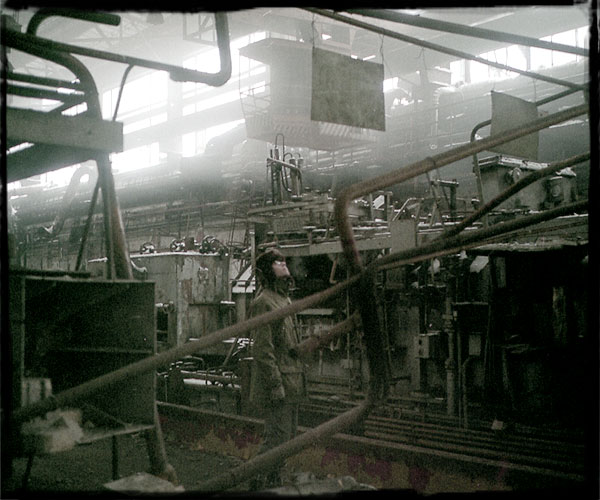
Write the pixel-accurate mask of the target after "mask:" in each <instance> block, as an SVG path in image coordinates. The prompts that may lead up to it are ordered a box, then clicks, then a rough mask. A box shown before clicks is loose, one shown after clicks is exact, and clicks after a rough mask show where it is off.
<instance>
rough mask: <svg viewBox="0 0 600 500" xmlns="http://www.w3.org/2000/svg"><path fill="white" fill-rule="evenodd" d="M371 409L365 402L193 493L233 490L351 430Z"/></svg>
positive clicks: (211, 481) (207, 483)
mask: <svg viewBox="0 0 600 500" xmlns="http://www.w3.org/2000/svg"><path fill="white" fill-rule="evenodd" d="M371 406H372V403H371V401H370V400H369V399H366V400H365V401H364V402H362V403H361V404H360V405H358V406H356V407H355V408H352V409H351V410H349V411H347V412H345V413H342V414H341V415H340V416H338V417H335V418H333V419H331V420H329V421H327V422H325V423H324V424H321V425H319V426H318V427H315V428H314V429H310V430H307V431H306V432H304V433H302V434H300V435H299V436H297V437H295V438H294V439H292V440H290V441H287V442H286V443H283V444H281V445H279V446H277V447H276V448H272V449H270V450H268V451H266V452H265V453H261V454H260V455H257V456H256V457H254V458H253V459H251V460H249V461H248V462H245V463H243V464H241V465H239V466H238V467H234V468H233V469H231V470H228V471H226V472H224V473H223V474H221V475H219V476H216V477H214V478H212V479H209V480H208V481H205V482H203V483H200V484H199V485H198V486H197V489H198V490H199V491H222V490H226V489H227V488H230V487H232V486H235V485H236V484H239V483H241V482H242V481H244V480H245V479H249V478H251V477H253V476H254V475H256V474H257V473H258V472H260V471H263V470H265V469H268V468H269V467H272V466H273V465H274V464H276V463H278V462H281V461H283V460H284V459H285V458H287V457H289V456H292V455H294V454H296V453H298V452H299V451H301V450H303V449H304V448H306V447H307V446H311V445H313V444H317V443H318V442H319V441H320V440H322V439H324V438H326V437H328V436H332V435H334V434H336V433H338V432H342V431H344V430H345V429H347V428H349V427H351V426H352V425H354V424H355V423H356V422H358V421H360V420H361V419H362V418H364V417H365V416H366V415H367V413H368V411H369V410H370V409H371Z"/></svg>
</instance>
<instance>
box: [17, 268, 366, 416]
mask: <svg viewBox="0 0 600 500" xmlns="http://www.w3.org/2000/svg"><path fill="white" fill-rule="evenodd" d="M358 279H359V276H352V277H350V278H348V279H347V280H345V281H343V282H341V283H338V284H337V285H334V286H332V287H330V288H328V289H327V290H323V291H321V292H319V293H315V294H313V295H309V296H308V297H304V298H302V299H300V300H297V301H294V302H293V303H292V304H290V305H288V306H285V307H282V308H281V309H277V310H275V311H271V312H268V313H265V314H261V315H260V316H255V317H254V318H251V319H249V320H247V321H244V322H242V323H237V324H235V325H231V326H229V327H227V328H223V329H221V330H218V331H216V332H213V333H211V334H209V335H206V336H205V337H202V338H200V339H198V340H195V341H192V342H188V343H186V344H183V345H181V346H178V347H174V348H172V349H169V350H167V351H163V352H162V353H160V354H157V355H155V356H150V357H147V358H144V359H142V360H140V361H137V362H135V363H132V364H130V365H127V366H124V367H122V368H119V369H117V370H115V371H112V372H109V373H106V374H104V375H101V376H100V377H97V378H95V379H92V380H88V381H87V382H84V383H83V384H80V385H78V386H76V387H72V388H70V389H66V390H64V391H62V392H60V393H58V394H56V395H54V396H50V397H49V398H46V399H43V400H41V401H38V402H37V403H34V404H32V405H28V406H25V407H22V408H19V409H17V410H16V411H15V412H14V414H13V418H14V420H15V422H17V423H18V422H24V421H27V420H29V419H31V418H33V417H35V416H38V415H43V414H44V413H46V412H48V411H52V410H55V409H57V408H60V407H61V406H64V405H66V404H69V403H71V402H74V401H76V400H79V399H81V398H83V397H85V396H88V395H90V394H92V393H94V392H96V391H98V390H99V389H102V388H103V387H105V386H107V385H110V384H114V383H116V382H119V381H121V380H124V379H126V378H128V377H133V376H136V375H139V374H141V373H144V372H147V371H150V370H155V369H157V368H159V367H160V366H164V365H168V364H170V363H172V362H174V361H177V360H179V359H181V358H183V357H185V356H188V355H190V354H194V353H195V352H197V351H200V350H202V349H204V348H206V347H207V346H210V345H213V344H216V343H217V342H221V341H222V340H226V339H229V338H232V337H236V336H239V335H242V334H244V333H247V332H249V331H250V330H253V329H256V328H258V327H260V326H262V325H265V324H267V323H270V322H271V321H276V320H280V319H283V318H285V317H287V316H291V315H292V314H296V313H297V312H299V311H302V310H303V309H307V308H309V307H313V306H314V305H316V304H319V303H321V302H324V301H326V300H328V299H329V298H331V297H334V296H336V295H337V294H339V293H340V292H342V291H343V290H345V289H346V288H348V287H349V286H351V285H353V284H354V283H356V282H357V281H358Z"/></svg>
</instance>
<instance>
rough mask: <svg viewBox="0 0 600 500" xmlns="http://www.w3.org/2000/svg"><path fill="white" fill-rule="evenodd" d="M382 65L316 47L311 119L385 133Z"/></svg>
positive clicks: (313, 64) (313, 58) (313, 62)
mask: <svg viewBox="0 0 600 500" xmlns="http://www.w3.org/2000/svg"><path fill="white" fill-rule="evenodd" d="M383 74H384V73H383V65H382V64H378V63H374V62H368V61H360V60H358V59H352V58H351V57H348V56H344V55H342V54H337V53H335V52H330V51H327V50H322V49H317V48H313V57H312V101H311V115H310V117H311V119H312V120H314V121H323V122H330V123H341V124H343V125H350V126H353V127H361V128H368V129H375V130H382V131H383V130H385V101H384V96H383Z"/></svg>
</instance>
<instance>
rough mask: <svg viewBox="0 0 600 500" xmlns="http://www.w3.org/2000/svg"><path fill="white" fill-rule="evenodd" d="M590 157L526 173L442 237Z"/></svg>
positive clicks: (569, 160)
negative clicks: (545, 179)
mask: <svg viewBox="0 0 600 500" xmlns="http://www.w3.org/2000/svg"><path fill="white" fill-rule="evenodd" d="M589 158H590V153H583V154H580V155H577V156H572V157H571V158H567V159H566V160H561V161H557V162H553V163H550V164H549V165H548V166H547V167H546V168H543V169H541V170H537V171H535V172H532V173H530V174H528V175H526V176H525V177H523V178H522V179H520V180H519V181H518V182H516V183H514V184H513V185H512V186H510V187H509V188H508V189H506V190H504V191H503V192H502V193H500V194H499V195H498V196H496V197H495V198H494V199H493V200H490V201H489V202H488V203H486V204H485V205H484V206H483V207H481V208H480V209H479V210H477V211H476V212H474V213H472V214H471V215H469V216H468V217H465V218H464V219H463V220H462V221H460V223H458V224H456V225H455V226H454V227H451V228H450V229H448V231H446V233H445V234H443V235H441V237H444V238H447V237H451V236H454V235H455V234H458V233H460V232H461V231H462V230H463V229H465V228H466V227H468V226H470V225H471V224H472V223H473V222H475V221H476V220H478V219H481V217H483V216H484V215H486V214H487V213H489V212H491V211H492V210H493V209H494V208H496V207H497V206H498V205H500V203H502V202H503V201H505V200H507V199H508V198H510V197H511V196H513V195H514V194H515V193H518V192H519V191H521V189H523V188H525V187H527V186H529V185H530V184H533V183H534V182H535V181H537V180H539V179H542V178H543V177H546V176H548V175H551V174H553V173H555V172H557V171H559V170H562V169H563V168H567V167H570V166H571V165H576V164H577V163H582V162H584V161H586V160H589Z"/></svg>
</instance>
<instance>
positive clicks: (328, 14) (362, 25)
mask: <svg viewBox="0 0 600 500" xmlns="http://www.w3.org/2000/svg"><path fill="white" fill-rule="evenodd" d="M303 8H304V10H308V11H309V12H313V13H315V14H320V15H322V16H325V17H329V18H331V19H335V20H336V21H340V22H342V23H347V24H351V25H353V26H357V27H359V28H363V29H366V30H368V31H372V32H374V33H379V34H381V35H384V36H389V37H390V38H395V39H397V40H402V41H403V42H407V43H411V44H414V45H417V46H419V47H424V48H426V49H431V50H435V51H437V52H443V53H445V54H450V55H452V56H456V57H458V58H461V59H469V60H471V61H477V62H479V63H481V64H485V65H487V66H492V67H494V68H499V69H503V70H505V71H511V72H513V73H518V74H520V75H524V76H528V77H530V78H534V79H536V80H542V81H545V82H548V83H553V84H555V85H560V86H563V87H571V88H576V89H582V86H581V85H579V84H577V83H571V82H568V81H565V80H559V79H557V78H552V77H550V76H545V75H541V74H539V73H534V72H532V71H526V70H522V69H519V68H514V67H512V66H506V65H505V64H500V63H497V62H494V61H488V60H487V59H483V58H482V57H477V56H474V55H472V54H469V53H467V52H463V51H461V50H455V49H451V48H449V47H444V46H443V45H437V44H435V43H431V42H426V41H424V40H420V39H419V38H414V37H411V36H407V35H402V34H401V33H397V32H395V31H391V30H388V29H385V28H380V27H379V26H375V25H373V24H369V23H365V22H362V21H358V20H356V19H352V18H350V17H346V16H342V15H340V14H336V13H334V12H329V11H326V10H323V9H315V8H312V7H303Z"/></svg>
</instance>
